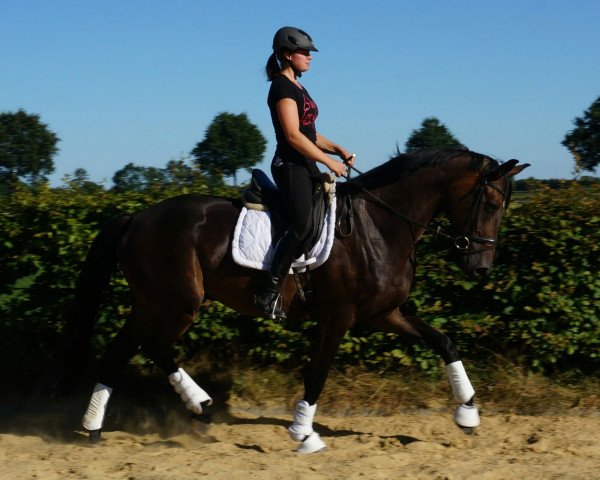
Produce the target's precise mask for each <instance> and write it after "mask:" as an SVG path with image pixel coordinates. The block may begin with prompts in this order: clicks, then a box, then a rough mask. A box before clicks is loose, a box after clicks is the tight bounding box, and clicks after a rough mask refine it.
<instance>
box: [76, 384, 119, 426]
mask: <svg viewBox="0 0 600 480" xmlns="http://www.w3.org/2000/svg"><path fill="white" fill-rule="evenodd" d="M112 391H113V389H112V388H110V387H107V386H106V385H103V384H102V383H97V384H96V386H95V387H94V391H93V392H92V398H90V403H89V404H88V408H87V410H86V412H85V415H84V416H83V421H82V424H83V427H84V428H85V429H86V430H90V431H91V430H100V429H101V428H102V423H103V422H104V415H105V414H106V405H107V404H108V401H109V400H110V395H111V394H112Z"/></svg>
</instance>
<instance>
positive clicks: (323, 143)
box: [317, 132, 354, 165]
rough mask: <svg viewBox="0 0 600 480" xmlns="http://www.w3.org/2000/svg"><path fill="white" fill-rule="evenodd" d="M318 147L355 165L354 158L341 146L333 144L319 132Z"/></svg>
mask: <svg viewBox="0 0 600 480" xmlns="http://www.w3.org/2000/svg"><path fill="white" fill-rule="evenodd" d="M317 147H319V149H320V150H322V151H323V152H325V153H330V154H332V155H337V156H338V157H340V158H341V159H342V160H347V161H348V163H349V164H350V165H352V164H353V163H354V157H352V155H351V154H350V153H349V152H348V150H346V149H345V148H344V147H342V146H341V145H338V144H337V143H333V142H332V141H331V140H329V139H328V138H325V137H324V136H323V135H321V134H320V133H319V132H317Z"/></svg>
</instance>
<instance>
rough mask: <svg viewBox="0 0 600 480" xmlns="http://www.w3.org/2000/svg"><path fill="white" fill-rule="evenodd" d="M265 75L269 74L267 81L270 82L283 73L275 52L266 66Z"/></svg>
mask: <svg viewBox="0 0 600 480" xmlns="http://www.w3.org/2000/svg"><path fill="white" fill-rule="evenodd" d="M265 73H266V74H267V80H268V81H269V82H270V81H272V80H273V79H274V78H275V77H276V76H277V75H279V74H280V73H281V67H280V66H279V62H278V61H277V55H276V54H275V52H273V53H272V54H271V56H270V57H269V59H268V60H267V65H266V66H265Z"/></svg>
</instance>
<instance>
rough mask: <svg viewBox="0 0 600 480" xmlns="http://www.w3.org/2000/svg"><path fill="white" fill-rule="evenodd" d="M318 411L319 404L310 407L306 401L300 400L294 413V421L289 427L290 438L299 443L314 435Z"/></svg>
mask: <svg viewBox="0 0 600 480" xmlns="http://www.w3.org/2000/svg"><path fill="white" fill-rule="evenodd" d="M316 411H317V404H316V403H315V404H314V405H309V404H308V402H307V401H306V400H300V401H299V402H298V403H297V404H296V411H295V412H294V421H293V423H292V424H291V425H290V426H289V428H288V432H289V434H290V437H292V438H293V439H294V440H297V441H298V442H301V441H303V440H304V439H305V438H306V437H308V436H309V435H310V434H311V433H313V427H312V425H313V419H314V418H315V412H316Z"/></svg>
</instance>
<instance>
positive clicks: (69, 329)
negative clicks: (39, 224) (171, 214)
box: [58, 215, 131, 391]
mask: <svg viewBox="0 0 600 480" xmlns="http://www.w3.org/2000/svg"><path fill="white" fill-rule="evenodd" d="M130 218H131V217H130V216H129V215H118V216H116V217H113V218H112V219H110V220H109V221H108V222H106V223H105V224H104V225H103V227H102V228H101V229H100V232H98V235H96V238H94V241H93V242H92V244H91V246H90V249H89V250H88V252H87V255H86V257H85V261H84V262H83V266H82V269H81V272H80V274H79V277H78V279H77V283H76V286H75V298H74V301H73V304H72V306H71V308H70V310H69V312H68V315H67V321H66V327H65V347H64V348H65V349H64V352H63V369H64V371H63V372H61V373H60V374H59V375H60V377H61V378H60V379H59V382H58V385H59V386H60V389H61V390H63V391H69V390H71V389H72V388H73V387H74V386H75V385H76V384H77V382H78V381H79V379H80V378H81V376H82V374H83V373H84V371H85V366H86V363H87V362H86V359H87V355H88V353H89V349H90V344H91V340H92V334H93V331H94V326H95V324H96V321H97V317H98V312H99V311H100V307H101V305H102V301H103V299H104V295H105V293H106V291H107V290H108V286H109V283H110V279H111V277H112V274H113V272H114V270H115V268H116V265H117V245H118V242H119V239H120V238H121V236H122V235H123V232H124V231H125V229H126V227H127V225H128V222H129V220H130Z"/></svg>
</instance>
